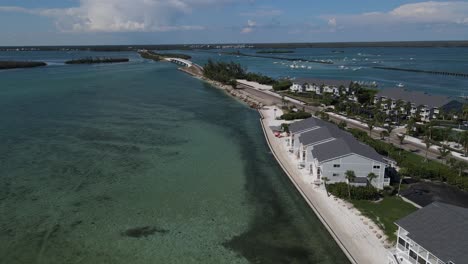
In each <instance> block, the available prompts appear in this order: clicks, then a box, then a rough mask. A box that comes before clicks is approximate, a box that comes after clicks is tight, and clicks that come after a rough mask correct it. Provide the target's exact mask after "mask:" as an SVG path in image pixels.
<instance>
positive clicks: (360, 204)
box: [351, 196, 417, 242]
mask: <svg viewBox="0 0 468 264" xmlns="http://www.w3.org/2000/svg"><path fill="white" fill-rule="evenodd" d="M351 202H352V203H353V205H354V206H355V207H356V208H357V209H358V210H359V211H361V213H362V214H363V215H365V216H367V217H369V218H370V219H372V221H373V222H374V223H375V224H376V225H378V226H379V227H380V228H382V229H383V230H384V232H385V235H387V237H388V238H389V240H390V241H393V242H395V241H396V235H395V232H396V231H397V229H398V228H397V226H396V225H395V224H394V223H395V221H397V220H398V219H400V218H402V217H405V216H407V215H409V214H411V213H412V212H414V211H416V210H417V208H416V207H414V206H413V205H412V204H410V203H407V202H405V201H403V200H402V199H401V198H399V197H395V196H393V197H385V198H383V200H381V201H379V202H373V201H365V200H352V201H351Z"/></svg>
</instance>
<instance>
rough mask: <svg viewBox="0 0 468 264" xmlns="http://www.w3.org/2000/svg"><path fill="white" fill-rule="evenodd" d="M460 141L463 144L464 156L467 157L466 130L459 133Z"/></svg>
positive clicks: (467, 134)
mask: <svg viewBox="0 0 468 264" xmlns="http://www.w3.org/2000/svg"><path fill="white" fill-rule="evenodd" d="M460 139H461V140H460V143H461V145H462V146H463V152H464V156H465V157H468V131H465V132H463V133H461V137H460Z"/></svg>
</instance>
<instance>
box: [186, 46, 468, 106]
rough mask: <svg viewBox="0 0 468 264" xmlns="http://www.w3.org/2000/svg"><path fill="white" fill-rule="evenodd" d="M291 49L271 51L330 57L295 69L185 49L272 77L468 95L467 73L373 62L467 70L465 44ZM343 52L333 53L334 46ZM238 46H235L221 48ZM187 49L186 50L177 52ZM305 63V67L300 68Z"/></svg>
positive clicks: (273, 62)
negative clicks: (433, 72)
mask: <svg viewBox="0 0 468 264" xmlns="http://www.w3.org/2000/svg"><path fill="white" fill-rule="evenodd" d="M293 50H294V53H287V54H272V55H271V56H276V57H286V58H302V59H310V60H325V61H328V60H330V61H332V62H333V64H330V65H329V64H319V63H312V62H297V63H296V65H297V66H299V68H291V67H290V66H291V65H293V62H292V61H281V60H278V59H267V58H253V57H242V56H235V55H225V54H221V55H219V54H217V53H216V52H215V53H214V54H213V53H207V52H203V51H196V52H189V54H191V55H192V56H193V57H194V60H195V61H197V62H199V63H200V64H201V65H203V64H204V63H205V62H206V60H207V59H208V58H212V59H215V60H224V61H231V60H232V61H236V62H239V63H241V64H242V65H245V66H246V67H247V68H248V70H249V71H252V72H260V73H263V74H267V75H269V76H273V77H290V78H297V77H309V78H322V79H341V80H353V81H364V82H376V83H377V84H378V88H379V89H387V88H393V87H396V85H397V84H399V83H402V84H404V86H405V88H406V89H408V90H416V91H422V92H427V93H430V94H442V95H447V96H452V97H454V98H456V97H459V96H461V95H468V78H466V77H455V76H444V75H432V74H427V73H415V72H403V71H389V70H381V69H374V68H372V67H375V66H384V67H399V68H407V69H419V70H433V71H446V72H457V73H468V48H466V47H465V48H342V49H338V48H300V49H293ZM337 50H338V51H342V53H334V52H333V51H337ZM223 51H237V50H219V52H223ZM239 51H240V52H242V53H246V54H254V55H261V56H268V55H269V54H256V51H258V50H256V49H241V50H239ZM181 52H185V53H187V52H186V51H181ZM211 52H213V51H211ZM302 66H303V67H302Z"/></svg>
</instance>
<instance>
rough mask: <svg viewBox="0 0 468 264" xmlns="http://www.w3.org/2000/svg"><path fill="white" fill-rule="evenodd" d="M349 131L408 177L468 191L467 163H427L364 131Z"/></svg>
mask: <svg viewBox="0 0 468 264" xmlns="http://www.w3.org/2000/svg"><path fill="white" fill-rule="evenodd" d="M348 131H350V132H351V133H352V134H353V135H354V136H355V137H356V138H357V139H358V140H360V141H362V142H364V143H366V144H368V145H369V146H371V147H373V148H374V149H375V150H376V151H377V152H378V153H380V154H381V155H384V156H388V157H390V158H392V159H394V160H395V161H397V163H398V165H399V166H400V167H403V168H406V170H407V171H408V176H411V177H413V178H415V179H430V180H439V181H443V182H447V183H449V184H451V185H453V186H457V187H459V188H460V189H462V190H466V191H468V177H467V174H466V173H465V172H463V170H464V169H463V168H464V167H463V165H464V164H466V162H463V161H460V162H458V161H456V160H455V161H452V162H449V163H451V166H448V165H445V164H442V163H440V162H437V161H432V160H427V161H426V160H425V158H424V157H422V156H419V155H417V154H414V153H411V152H408V151H404V150H402V149H400V148H398V147H396V146H394V145H392V144H389V143H385V142H383V141H380V140H376V139H373V138H371V137H369V135H368V134H367V133H366V132H364V131H361V130H357V129H349V130H348Z"/></svg>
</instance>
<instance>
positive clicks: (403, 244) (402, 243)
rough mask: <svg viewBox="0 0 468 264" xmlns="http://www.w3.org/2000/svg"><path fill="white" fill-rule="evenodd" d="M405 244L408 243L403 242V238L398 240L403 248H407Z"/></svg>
mask: <svg viewBox="0 0 468 264" xmlns="http://www.w3.org/2000/svg"><path fill="white" fill-rule="evenodd" d="M405 243H406V241H405V240H403V238H401V237H399V238H398V244H400V245H402V246H405Z"/></svg>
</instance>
